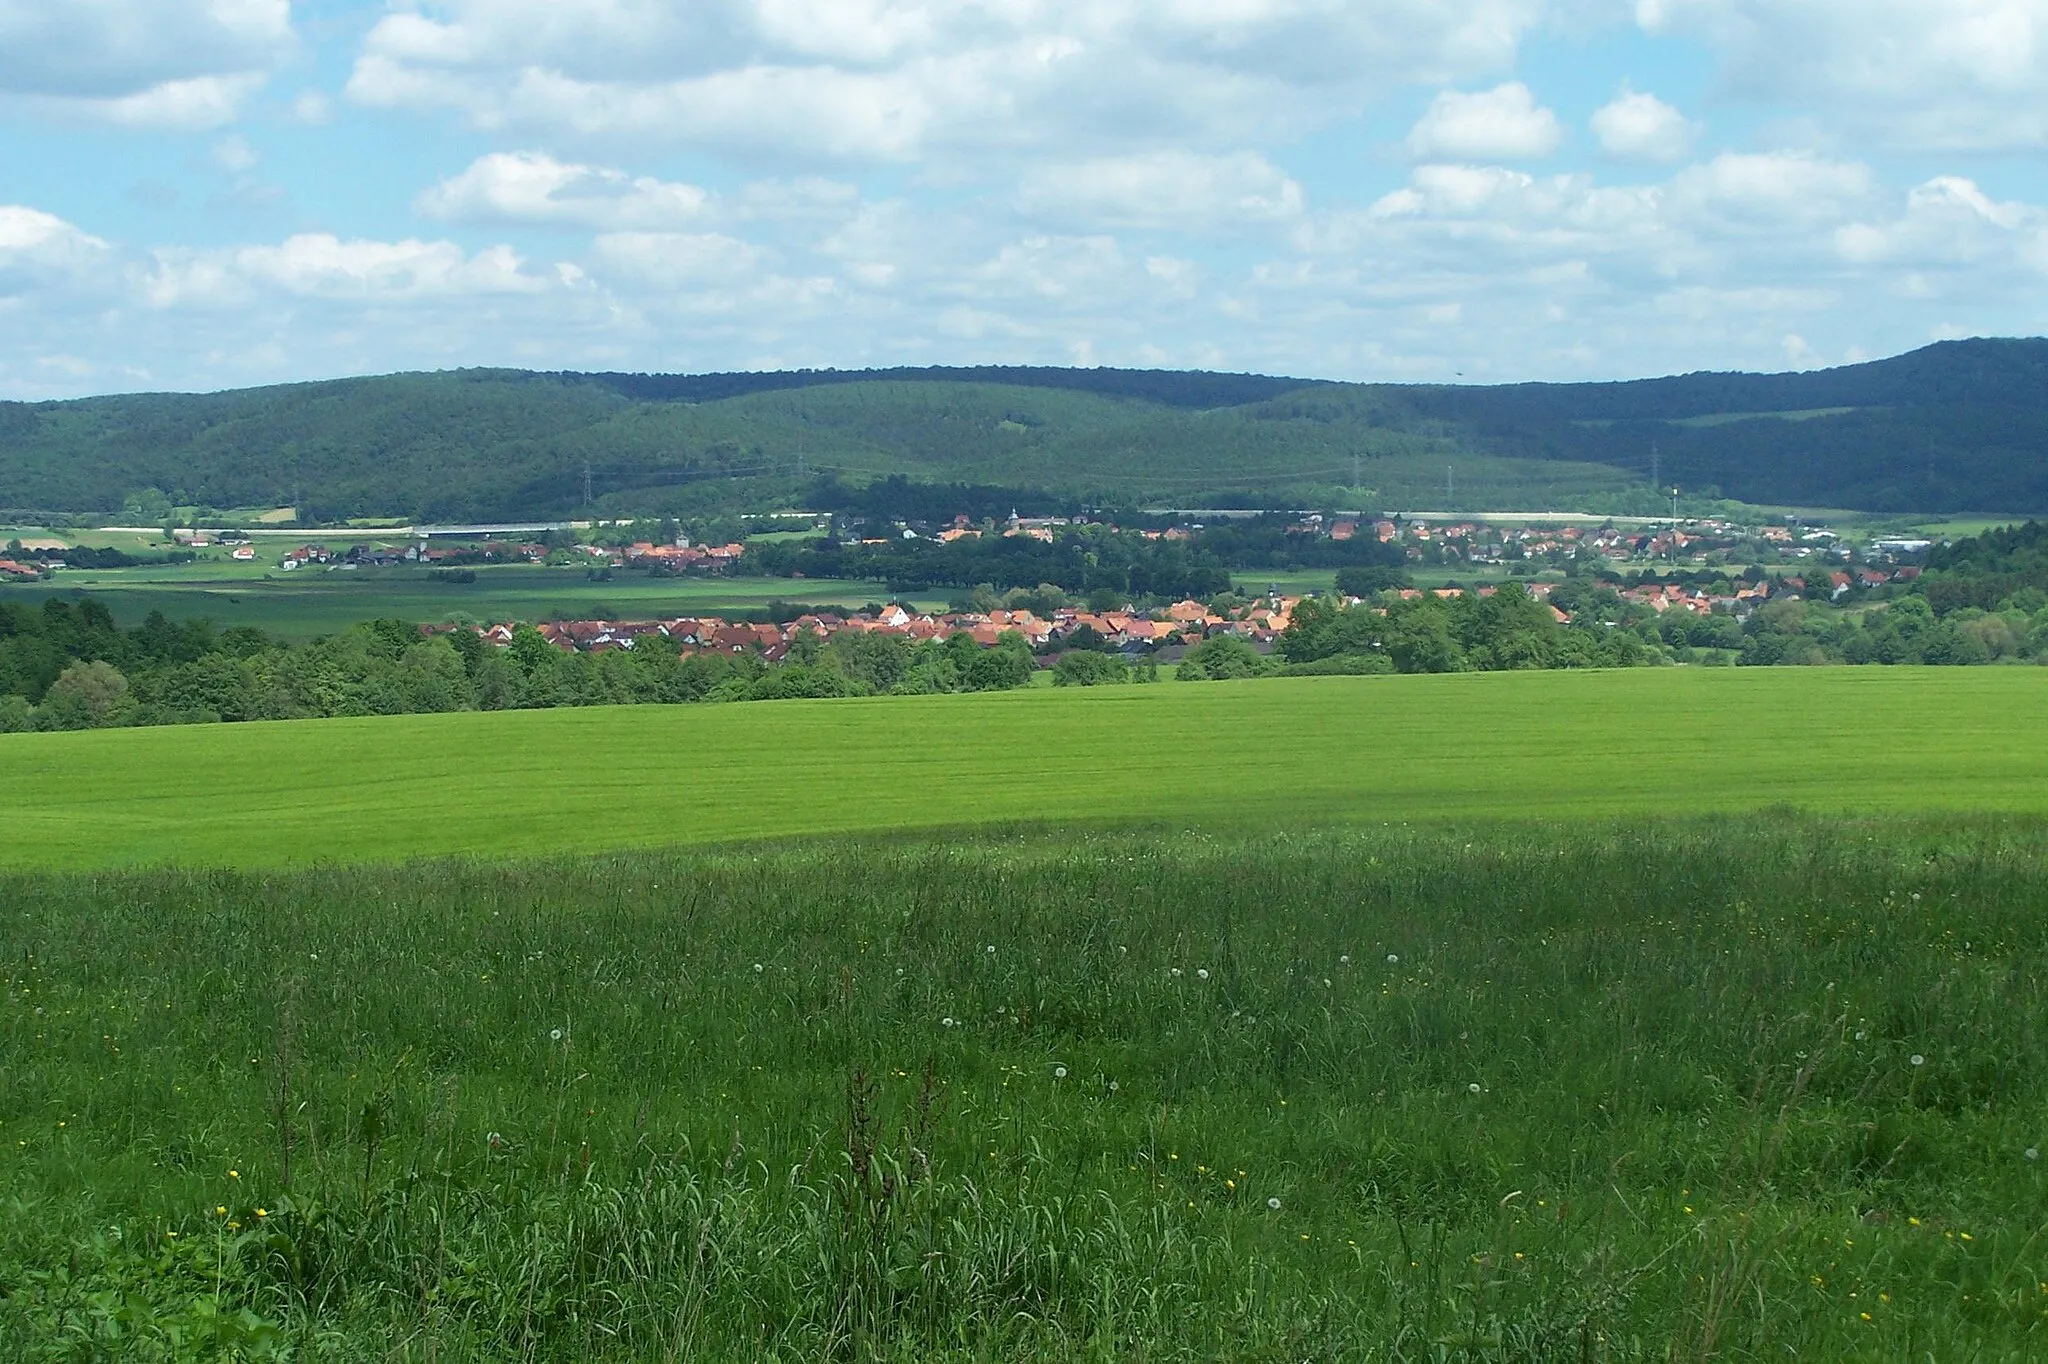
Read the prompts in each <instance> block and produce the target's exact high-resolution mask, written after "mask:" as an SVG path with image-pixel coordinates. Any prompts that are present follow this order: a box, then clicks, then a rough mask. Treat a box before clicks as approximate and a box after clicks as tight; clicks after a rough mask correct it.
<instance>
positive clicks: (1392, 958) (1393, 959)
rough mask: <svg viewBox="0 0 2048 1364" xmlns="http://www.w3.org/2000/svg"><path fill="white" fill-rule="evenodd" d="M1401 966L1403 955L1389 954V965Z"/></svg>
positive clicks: (1397, 953)
mask: <svg viewBox="0 0 2048 1364" xmlns="http://www.w3.org/2000/svg"><path fill="white" fill-rule="evenodd" d="M1400 964H1401V954H1400V953H1399V952H1389V953H1387V965H1389V966H1399V965H1400Z"/></svg>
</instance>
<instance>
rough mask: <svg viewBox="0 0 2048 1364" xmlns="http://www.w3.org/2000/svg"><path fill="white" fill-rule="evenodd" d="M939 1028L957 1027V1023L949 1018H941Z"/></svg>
mask: <svg viewBox="0 0 2048 1364" xmlns="http://www.w3.org/2000/svg"><path fill="white" fill-rule="evenodd" d="M939 1026H940V1027H942V1028H951V1027H957V1026H958V1023H957V1022H956V1020H954V1019H951V1018H942V1019H940V1020H939Z"/></svg>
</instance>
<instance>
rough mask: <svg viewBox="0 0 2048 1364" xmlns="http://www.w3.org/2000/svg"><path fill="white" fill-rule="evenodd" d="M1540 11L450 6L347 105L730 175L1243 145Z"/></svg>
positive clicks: (714, 1)
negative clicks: (605, 148)
mask: <svg viewBox="0 0 2048 1364" xmlns="http://www.w3.org/2000/svg"><path fill="white" fill-rule="evenodd" d="M1547 3H1548V0H1097V2H1096V3H1094V4H1090V5H1086V6H1079V5H1064V4H1055V3H1050V2H1049V0H915V2H912V3H887V2H886V0H761V2H760V3H743V0H703V2H702V3H695V4H690V5H673V6H657V5H652V4H644V3H629V0H605V2H604V3H596V4H591V5H579V6H563V5H560V4H558V3H555V2H554V0H446V3H444V4H442V5H440V6H437V7H436V9H435V10H434V11H433V12H431V13H428V12H422V11H418V10H414V9H411V8H407V9H405V10H402V11H399V12H396V13H392V14H389V15H387V16H386V17H385V18H383V19H382V20H380V21H379V22H378V24H377V25H376V27H375V28H374V29H373V30H372V31H371V33H370V34H369V36H368V38H367V40H366V42H365V44H364V48H363V51H362V53H361V55H360V57H359V58H358V60H357V63H356V66H355V70H354V73H353V75H352V77H351V79H350V82H349V93H350V95H351V97H352V98H354V99H356V100H358V101H360V102H363V103H366V104H371V105H377V106H384V107H402V108H414V109H446V110H450V111H453V112H454V113H456V114H457V115H458V116H460V117H461V118H463V119H464V120H465V121H467V122H468V123H470V124H472V125H473V126H476V127H480V128H485V129H506V130H516V131H521V132H530V131H538V132H540V133H543V134H548V135H553V136H560V135H568V136H576V137H582V138H625V137H631V138H641V139H658V140H661V141H665V142H671V143H676V144H681V145H688V146H696V147H700V148H704V149H706V150H709V151H712V152H714V153H717V154H719V155H723V156H728V157H737V158H740V159H747V158H764V157H765V158H769V159H779V160H783V161H789V160H795V161H818V160H833V159H846V160H862V159H868V160H907V159H915V158H920V157H925V156H929V155H934V154H951V155H956V156H957V155H961V154H970V155H985V154H988V153H991V152H1000V151H1003V150H1005V149H1012V150H1014V149H1025V148H1058V149H1061V150H1062V151H1064V152H1065V153H1066V154H1068V155H1075V154H1077V153H1078V154H1080V155H1082V156H1084V157H1085V156H1092V155H1103V154H1111V153H1115V152H1124V151H1132V150H1139V149H1146V148H1152V149H1158V148H1165V147H1176V146H1179V147H1187V146H1195V147H1203V148H1213V147H1215V146H1217V145H1218V144H1222V145H1225V146H1228V145H1236V146H1243V145H1244V144H1245V143H1246V142H1247V141H1248V140H1250V139H1251V138H1252V137H1254V136H1257V135H1259V134H1274V133H1291V132H1299V131H1302V130H1305V129H1307V128H1311V127H1314V126H1318V125H1320V124H1322V123H1325V122H1327V121H1329V120H1330V119H1331V118H1333V117H1339V116H1342V115H1344V114H1347V113H1349V112H1351V111H1354V110H1356V109H1358V108H1360V107H1362V106H1363V105H1364V104H1366V103H1367V102H1369V101H1370V100H1371V99H1373V98H1374V97H1376V96H1377V95H1378V94H1379V93H1381V92H1382V91H1383V90H1384V88H1385V87H1386V86H1387V84H1388V83H1390V82H1398V81H1407V80H1424V81H1435V82H1438V83H1447V82H1451V81H1457V80H1462V79H1469V78H1471V77H1473V76H1476V75H1486V74H1496V73H1500V72H1503V71H1505V70H1506V69H1507V68H1508V67H1509V66H1510V65H1511V63H1512V60H1513V57H1514V55H1515V52H1516V49H1517V46H1518V44H1519V42H1520V40H1521V38H1522V37H1523V35H1524V34H1526V33H1527V32H1528V31H1529V30H1530V29H1531V28H1532V27H1533V26H1534V25H1535V24H1536V23H1537V22H1538V21H1539V20H1540V18H1541V17H1542V14H1543V12H1544V10H1545V8H1546V4H1547Z"/></svg>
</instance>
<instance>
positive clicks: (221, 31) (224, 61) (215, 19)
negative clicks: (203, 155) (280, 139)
mask: <svg viewBox="0 0 2048 1364" xmlns="http://www.w3.org/2000/svg"><path fill="white" fill-rule="evenodd" d="M292 43H293V33H292V25H291V6H290V3H289V0H62V2H61V3H60V2H58V0H0V96H7V97H10V98H11V99H12V101H13V102H14V103H16V104H17V105H19V106H22V107H26V108H31V109H38V110H42V111H45V112H49V113H53V114H57V115H60V116H74V117H85V118H95V119H103V120H107V121H111V122H114V123H118V124H123V125H127V126H132V127H163V128H174V129H204V128H212V127H218V126H220V125H221V124H223V123H226V122H228V121H230V120H231V119H233V118H234V117H235V115H236V113H237V111H238V110H239V109H240V107H241V106H242V104H243V103H244V102H245V101H246V100H247V98H248V97H249V95H250V94H252V93H253V92H254V91H255V90H256V89H258V88H259V87H260V86H261V85H262V84H263V81H264V78H265V75H266V73H267V72H268V71H269V70H270V69H271V68H272V67H273V66H275V64H276V63H277V62H278V61H279V60H280V59H281V58H282V57H283V56H284V55H285V54H286V53H287V52H288V51H289V50H290V49H291V46H292Z"/></svg>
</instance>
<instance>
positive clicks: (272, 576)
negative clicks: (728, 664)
mask: <svg viewBox="0 0 2048 1364" xmlns="http://www.w3.org/2000/svg"><path fill="white" fill-rule="evenodd" d="M474 571H475V573H476V575H477V580H476V581H475V582H474V583H451V582H446V581H441V580H437V579H435V578H433V577H431V576H430V573H429V570H426V569H421V568H412V567H407V568H373V569H361V570H356V571H352V572H341V571H336V572H331V573H330V572H327V571H325V570H323V569H302V570H298V571H296V572H293V573H280V572H278V571H277V568H276V566H275V565H274V564H273V565H271V566H270V567H269V568H268V569H267V570H259V569H252V568H248V567H244V566H241V565H231V564H224V563H215V562H211V561H208V562H203V563H197V564H189V565H180V566H174V567H168V568H134V569H108V570H95V571H91V572H66V573H61V574H59V575H58V576H57V578H56V579H55V580H53V581H51V582H48V583H31V584H27V585H23V586H9V587H0V601H31V602H35V601H41V600H42V599H44V598H46V597H51V596H62V597H66V598H69V599H74V600H75V599H76V598H77V596H78V595H79V594H81V593H82V594H85V595H88V596H91V597H92V598H94V599H96V600H98V601H100V602H102V603H104V604H105V605H106V607H107V609H108V610H109V611H111V612H113V613H114V619H115V620H117V621H118V622H120V623H121V624H122V625H123V626H134V625H136V624H138V623H140V622H141V621H142V619H143V618H144V617H146V616H148V614H149V613H150V612H151V611H161V612H163V613H164V615H166V616H168V617H169V618H171V619H173V620H184V619H188V618H193V617H204V618H206V619H208V620H211V621H213V622H214V623H215V624H216V625H219V626H222V627H228V626H236V625H248V626H254V627H255V628H257V629H259V630H262V631H264V632H265V633H267V634H271V635H275V636H277V637H279V638H281V639H287V640H301V639H310V638H312V637H314V636H316V635H325V634H333V633H334V632H336V631H338V630H343V629H346V628H347V627H348V626H350V625H354V624H356V623H357V622H358V621H364V620H371V619H376V618H379V617H395V618H397V619H400V620H411V621H429V622H438V621H449V620H470V621H505V620H525V621H543V620H548V619H552V618H557V617H572V618H605V619H619V618H631V619H639V620H649V619H660V618H662V617H669V616H686V615H694V614H698V613H703V614H707V615H708V614H713V613H718V612H732V613H738V612H744V611H753V610H759V609H760V608H762V607H764V606H766V605H767V604H768V603H769V602H771V601H776V600H783V601H806V602H813V601H815V602H827V603H835V604H840V605H845V606H851V607H859V606H861V605H863V604H865V603H867V602H871V601H888V600H892V598H891V597H890V596H889V590H888V587H887V585H886V584H883V583H871V582H843V581H839V580H792V579H789V578H712V577H704V578H649V577H646V576H644V575H641V574H619V575H618V576H616V577H614V578H613V579H612V580H611V581H610V582H595V581H592V580H591V579H590V577H589V575H588V574H587V573H586V572H585V571H584V570H583V569H580V568H547V567H542V566H539V565H507V566H500V567H483V568H478V569H476V570H474ZM914 604H918V605H932V606H936V605H943V602H942V601H941V600H940V599H937V598H916V599H914Z"/></svg>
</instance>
